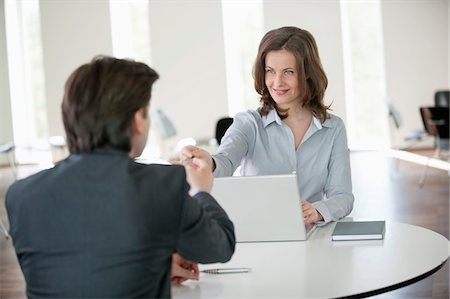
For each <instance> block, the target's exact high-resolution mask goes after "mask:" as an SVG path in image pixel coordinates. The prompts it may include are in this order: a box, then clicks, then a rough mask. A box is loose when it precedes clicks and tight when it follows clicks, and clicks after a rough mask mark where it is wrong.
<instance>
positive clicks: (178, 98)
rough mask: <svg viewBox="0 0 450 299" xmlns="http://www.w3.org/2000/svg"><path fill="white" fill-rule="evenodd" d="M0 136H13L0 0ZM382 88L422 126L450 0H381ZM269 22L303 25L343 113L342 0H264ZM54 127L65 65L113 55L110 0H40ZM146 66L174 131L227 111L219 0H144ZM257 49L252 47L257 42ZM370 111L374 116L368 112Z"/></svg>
mask: <svg viewBox="0 0 450 299" xmlns="http://www.w3.org/2000/svg"><path fill="white" fill-rule="evenodd" d="M0 2H1V5H0V10H1V11H0V13H1V16H0V18H1V19H0V33H1V34H0V65H1V67H0V97H1V101H0V142H3V141H7V140H10V139H12V129H11V113H10V104H9V100H8V99H9V91H8V83H7V81H8V80H7V63H6V47H5V43H6V41H5V34H4V2H3V1H0ZM381 4H382V16H383V29H384V38H385V40H384V43H385V50H386V53H385V59H386V76H387V89H388V92H389V95H390V96H391V98H392V99H393V100H394V101H395V104H396V105H397V107H398V109H399V110H400V111H401V112H402V114H403V117H404V121H405V128H404V132H407V131H409V130H411V129H415V128H421V127H422V123H421V119H420V116H419V113H418V107H419V106H421V105H432V104H433V93H434V91H435V90H436V89H439V88H449V85H450V78H449V68H450V61H449V52H450V51H449V48H450V41H449V32H450V25H449V22H448V16H449V15H450V7H449V1H448V0H429V1H401V0H392V1H381ZM263 6H264V7H263V9H264V22H265V26H264V29H265V31H267V30H270V29H273V28H277V27H280V26H286V25H294V26H298V27H301V28H305V29H307V30H308V31H310V32H311V33H312V34H313V35H314V36H315V38H316V41H317V44H318V47H319V52H320V55H321V58H322V63H323V65H324V68H325V71H326V73H327V75H328V79H329V87H328V90H327V93H326V101H327V102H328V103H330V102H331V101H333V105H332V108H333V111H334V113H335V114H337V115H339V116H340V117H342V118H343V119H344V121H345V119H346V110H345V102H344V100H345V88H344V67H343V53H342V41H341V36H342V34H341V20H340V8H339V1H337V0H336V1H288V0H286V1H284V0H280V1H264V3H263ZM40 9H41V22H42V38H43V53H44V67H45V77H46V78H45V80H46V97H47V99H46V100H47V103H48V106H49V108H48V117H49V121H48V122H49V128H50V135H60V134H63V132H64V130H63V126H62V123H61V116H60V103H61V98H62V94H63V85H64V82H65V80H66V79H67V77H68V75H69V74H70V72H72V71H73V70H74V69H75V67H77V66H79V65H80V64H82V63H84V62H87V61H89V60H90V59H91V58H92V57H93V56H94V55H96V54H112V41H111V32H110V18H109V6H108V1H75V0H66V1H40ZM150 29H151V37H150V40H151V48H152V51H151V52H152V66H153V67H155V69H156V70H158V72H159V73H160V75H161V80H159V81H158V82H157V83H156V85H155V89H154V94H153V99H152V104H153V106H154V107H156V108H162V109H164V110H165V111H166V112H167V113H168V114H169V116H170V117H171V118H172V119H173V120H174V121H175V125H176V127H177V129H178V130H179V136H178V137H180V138H181V137H187V136H192V137H195V138H206V137H211V136H212V135H213V131H214V125H215V122H216V120H217V119H218V118H219V117H221V116H223V115H225V114H227V110H228V109H227V107H228V105H227V88H226V76H225V54H224V49H223V45H224V42H223V30H222V14H221V4H220V1H209V2H206V1H185V2H183V1H150ZM255 54H256V49H255ZM371 117H376V116H371Z"/></svg>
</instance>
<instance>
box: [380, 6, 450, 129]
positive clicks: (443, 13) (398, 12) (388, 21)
mask: <svg viewBox="0 0 450 299" xmlns="http://www.w3.org/2000/svg"><path fill="white" fill-rule="evenodd" d="M381 5H382V16H383V27H384V28H383V34H384V46H385V59H386V81H387V92H388V94H389V96H390V97H391V98H392V100H393V102H394V103H395V105H396V106H397V108H398V110H399V111H400V113H401V114H402V116H403V120H404V128H402V132H401V133H402V134H405V133H406V132H408V131H411V130H414V129H417V128H423V124H422V119H421V117H420V113H419V107H420V106H433V105H434V92H435V91H436V90H438V89H448V88H449V72H448V68H449V52H450V51H449V50H450V47H449V32H450V31H449V25H448V19H449V18H448V16H449V15H450V13H449V7H448V6H449V1H448V0H430V1H381Z"/></svg>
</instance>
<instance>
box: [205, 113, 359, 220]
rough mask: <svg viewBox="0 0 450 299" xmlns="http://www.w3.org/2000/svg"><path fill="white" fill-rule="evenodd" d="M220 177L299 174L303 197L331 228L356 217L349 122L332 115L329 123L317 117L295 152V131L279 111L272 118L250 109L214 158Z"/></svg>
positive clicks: (237, 119)
mask: <svg viewBox="0 0 450 299" xmlns="http://www.w3.org/2000/svg"><path fill="white" fill-rule="evenodd" d="M213 158H214V161H215V163H216V169H215V170H214V176H216V177H217V176H231V175H233V173H234V171H235V170H236V169H237V167H238V166H240V174H241V175H243V176H250V175H270V174H290V173H293V172H296V174H297V180H298V186H299V191H300V196H301V198H302V199H305V200H308V201H309V202H311V203H312V204H313V206H314V207H315V208H316V209H317V210H318V211H319V212H320V214H322V216H323V218H324V221H323V222H320V223H319V224H325V223H328V222H329V221H336V220H338V219H340V218H343V217H345V216H347V215H348V214H350V212H351V211H352V209H353V201H354V196H353V193H352V183H351V174H350V157H349V150H348V146H347V134H346V131H345V126H344V123H343V121H342V120H341V119H340V118H339V117H337V116H334V115H330V118H328V119H327V120H326V121H325V122H324V123H321V122H320V121H319V120H318V119H317V118H315V117H313V118H312V120H311V124H310V125H309V128H308V130H307V131H306V134H305V136H304V137H303V139H302V141H301V143H300V145H299V146H298V148H297V149H295V141H294V135H293V134H292V131H291V129H290V128H289V127H288V126H287V125H286V124H285V123H284V122H283V121H282V120H281V119H280V117H279V116H278V114H277V113H276V111H275V110H272V111H271V112H269V114H267V115H266V116H261V115H260V114H259V112H258V111H254V110H249V111H246V112H241V113H238V114H236V116H235V118H234V122H233V124H232V125H231V127H230V128H229V129H228V130H227V132H226V133H225V136H224V137H223V139H222V143H221V145H220V147H219V149H218V150H217V153H216V154H215V155H213Z"/></svg>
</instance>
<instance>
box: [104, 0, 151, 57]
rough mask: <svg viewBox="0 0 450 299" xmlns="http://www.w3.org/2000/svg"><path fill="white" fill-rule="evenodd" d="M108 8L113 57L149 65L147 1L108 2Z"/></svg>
mask: <svg viewBox="0 0 450 299" xmlns="http://www.w3.org/2000/svg"><path fill="white" fill-rule="evenodd" d="M109 7H110V13H111V33H112V34H111V35H112V42H113V53H114V56H115V57H119V58H132V59H134V60H137V61H141V62H145V63H146V64H148V65H151V47H150V22H149V3H148V1H117V0H110V2H109Z"/></svg>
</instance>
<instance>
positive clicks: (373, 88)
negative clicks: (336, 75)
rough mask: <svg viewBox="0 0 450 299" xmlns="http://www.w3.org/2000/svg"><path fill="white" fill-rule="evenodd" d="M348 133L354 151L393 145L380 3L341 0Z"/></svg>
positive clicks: (350, 145)
mask: <svg viewBox="0 0 450 299" xmlns="http://www.w3.org/2000/svg"><path fill="white" fill-rule="evenodd" d="M341 15H342V32H343V45H344V68H345V84H346V107H347V132H348V140H349V147H350V148H352V149H379V148H386V147H387V146H388V144H389V137H388V136H389V134H388V133H389V132H388V123H389V122H388V120H387V118H388V113H387V107H386V83H385V68H384V55H383V53H384V49H383V36H382V19H381V7H380V2H379V1H377V0H375V1H347V0H341Z"/></svg>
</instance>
